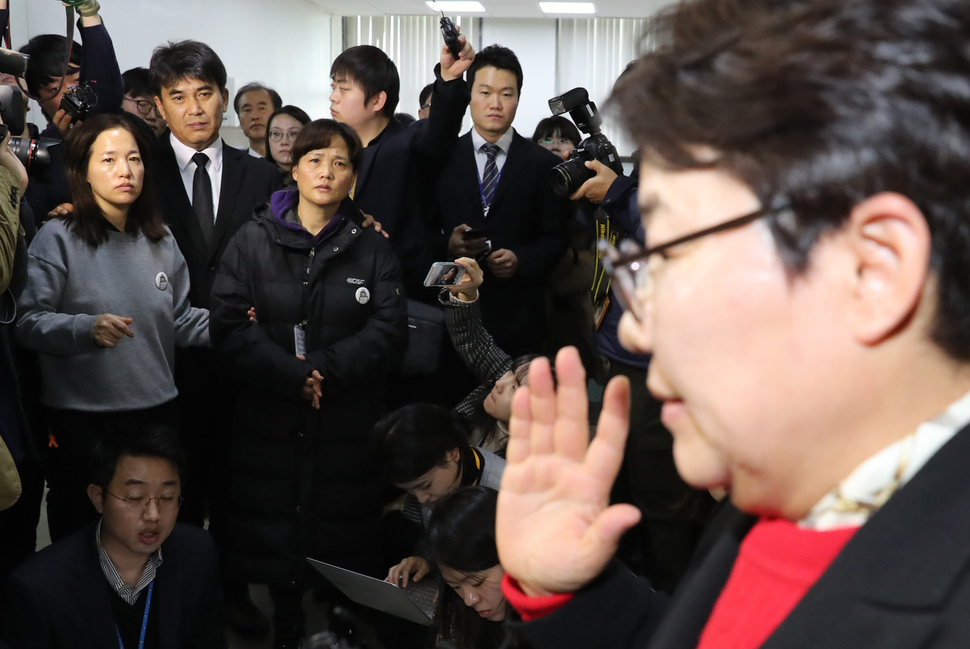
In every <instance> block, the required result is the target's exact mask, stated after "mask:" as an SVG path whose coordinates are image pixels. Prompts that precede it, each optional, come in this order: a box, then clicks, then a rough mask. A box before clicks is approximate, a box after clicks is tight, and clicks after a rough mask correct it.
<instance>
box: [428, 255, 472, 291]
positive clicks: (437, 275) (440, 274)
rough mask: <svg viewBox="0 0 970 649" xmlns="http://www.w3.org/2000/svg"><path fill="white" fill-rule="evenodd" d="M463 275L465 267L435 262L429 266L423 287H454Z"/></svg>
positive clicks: (445, 262)
mask: <svg viewBox="0 0 970 649" xmlns="http://www.w3.org/2000/svg"><path fill="white" fill-rule="evenodd" d="M464 275H465V267H464V266H462V265H461V264H456V263H455V262H453V261H436V262H435V263H433V264H431V268H430V270H428V276H427V277H425V278H424V285H425V286H455V285H457V284H458V282H460V281H461V278H462V277H464Z"/></svg>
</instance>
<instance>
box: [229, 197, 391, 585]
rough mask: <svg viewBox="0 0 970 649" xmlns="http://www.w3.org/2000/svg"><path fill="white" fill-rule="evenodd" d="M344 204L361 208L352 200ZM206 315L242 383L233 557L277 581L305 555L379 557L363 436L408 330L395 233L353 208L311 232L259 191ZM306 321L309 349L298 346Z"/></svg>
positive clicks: (253, 576) (357, 564)
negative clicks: (328, 227) (318, 386)
mask: <svg viewBox="0 0 970 649" xmlns="http://www.w3.org/2000/svg"><path fill="white" fill-rule="evenodd" d="M341 213H344V214H355V215H356V214H357V212H356V208H354V206H353V203H352V201H350V200H349V199H348V200H347V201H345V202H344V204H343V205H342V206H341ZM250 306H255V307H256V317H257V320H258V322H251V321H249V320H248V318H247V317H246V311H247V309H248V308H249V307H250ZM210 322H211V331H212V336H213V345H214V346H215V347H216V348H217V349H218V350H219V351H220V352H221V353H223V354H224V355H225V357H226V359H227V362H229V363H231V365H232V367H233V368H234V376H235V378H236V379H237V380H238V381H239V383H240V394H239V399H238V400H237V401H238V403H237V409H236V417H235V422H234V433H233V445H232V450H231V454H232V460H231V462H232V475H233V482H232V487H231V500H232V505H231V506H232V513H231V521H230V536H231V538H232V539H233V546H234V549H233V553H232V554H233V556H232V558H231V561H230V565H231V566H232V567H233V568H234V569H241V570H243V571H244V574H245V575H246V576H247V577H248V578H249V579H250V580H253V581H258V582H267V583H272V584H278V585H293V584H296V583H298V582H299V581H300V579H301V576H302V575H303V574H304V571H305V570H306V565H307V564H306V561H305V557H306V556H314V557H316V558H320V559H323V560H326V561H328V562H331V563H337V564H340V565H343V566H347V567H350V568H354V569H357V570H360V571H366V572H374V571H376V570H378V569H379V566H378V565H377V561H378V559H379V556H378V555H379V536H380V532H379V526H380V507H381V499H380V485H379V482H378V478H377V475H376V473H375V471H374V465H373V462H372V461H371V459H370V456H369V452H368V446H367V439H368V436H369V433H370V429H371V427H372V426H373V424H374V422H375V421H376V419H377V418H378V417H380V415H381V413H382V409H383V403H384V378H385V376H386V374H387V372H388V371H389V370H390V369H391V368H392V367H393V366H394V365H395V364H396V362H397V361H398V360H399V357H400V355H401V353H402V352H403V347H404V345H405V341H406V340H407V308H406V301H405V297H404V291H403V289H402V287H401V271H400V266H399V264H398V261H397V258H396V257H395V256H394V254H393V252H392V251H391V247H390V245H389V244H388V242H387V241H385V240H384V238H383V237H382V236H381V235H380V234H378V233H376V232H374V231H373V230H369V229H364V228H362V227H360V225H359V224H358V223H357V222H356V221H355V220H352V219H350V218H347V219H346V220H345V221H344V222H343V223H342V224H341V225H340V227H339V228H338V229H337V230H336V231H335V232H334V233H332V234H331V235H330V236H329V237H327V238H325V239H324V240H323V241H319V242H315V243H314V242H313V241H311V240H310V238H309V237H308V236H307V234H306V233H305V232H295V231H293V230H291V229H288V228H286V227H284V226H283V225H281V224H280V223H278V222H277V221H276V220H275V219H274V217H273V215H272V213H271V211H270V208H269V206H267V205H264V206H262V207H260V208H259V209H257V212H256V217H255V220H254V221H252V222H250V223H247V224H246V225H244V226H243V227H242V228H241V229H240V230H239V232H238V233H237V234H236V236H235V237H234V238H233V240H232V241H231V242H230V244H229V247H228V248H227V249H226V252H225V255H224V256H223V260H222V267H221V270H220V272H219V275H218V277H217V279H216V282H215V286H214V288H213V292H212V309H211V320H210ZM300 323H304V324H303V329H304V331H305V339H306V360H301V359H299V358H297V357H296V355H295V343H294V327H296V326H297V325H298V324H300ZM313 369H316V370H319V372H320V373H321V374H322V375H323V377H324V382H323V392H324V394H323V399H322V402H321V407H320V410H319V411H317V410H313V409H312V408H311V407H310V404H309V402H307V401H305V400H303V398H302V396H301V394H302V386H303V384H304V381H305V379H306V377H307V376H308V374H309V373H310V372H311V371H312V370H313Z"/></svg>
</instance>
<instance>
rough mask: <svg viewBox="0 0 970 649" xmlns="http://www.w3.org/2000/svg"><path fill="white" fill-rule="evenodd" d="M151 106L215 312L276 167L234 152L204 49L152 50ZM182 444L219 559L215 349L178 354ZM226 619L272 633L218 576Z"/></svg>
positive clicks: (220, 393) (171, 185)
mask: <svg viewBox="0 0 970 649" xmlns="http://www.w3.org/2000/svg"><path fill="white" fill-rule="evenodd" d="M149 73H150V74H151V78H152V83H153V85H154V86H155V93H156V94H155V105H156V106H157V107H158V111H159V113H160V114H161V115H162V117H163V118H164V119H165V121H166V123H167V124H168V127H169V131H170V132H169V133H168V134H166V135H163V136H162V138H161V141H160V143H159V147H158V150H157V156H158V163H157V165H156V168H157V169H158V173H157V176H156V178H155V190H156V194H155V195H156V196H158V197H159V206H160V208H161V210H162V213H163V216H164V217H165V221H166V223H168V225H169V227H170V228H171V229H172V233H173V234H174V235H175V240H176V241H177V242H178V244H179V248H180V249H181V251H182V254H183V255H184V256H185V261H186V263H187V264H188V267H189V277H190V280H191V283H192V286H191V289H190V291H189V299H190V300H191V301H192V304H193V305H194V306H198V307H205V308H208V307H209V294H210V293H211V291H212V283H213V282H214V281H215V277H216V273H217V271H218V270H219V262H220V260H221V258H222V254H223V252H224V251H225V249H226V245H227V244H228V243H229V240H230V239H231V238H232V236H233V234H235V233H236V230H238V229H239V228H240V226H242V224H243V223H245V222H246V221H248V220H249V219H251V218H252V214H253V208H254V207H255V206H256V205H258V204H259V203H262V202H263V201H265V200H267V199H268V198H269V196H270V194H271V193H272V191H273V189H274V188H276V184H277V183H278V182H279V181H278V178H279V175H278V173H277V170H276V167H275V165H273V164H271V163H269V162H266V161H265V160H260V159H257V158H254V157H252V156H250V155H248V154H247V153H246V152H244V151H240V150H239V149H236V148H233V147H231V146H229V145H228V144H226V143H225V142H223V141H222V140H221V139H220V137H219V129H220V127H221V126H222V116H223V113H224V112H225V110H226V105H227V102H228V100H229V93H228V91H227V90H226V68H225V66H224V65H223V64H222V61H221V60H220V59H219V57H218V55H216V53H215V52H214V51H212V49H211V48H210V47H209V46H208V45H205V44H204V43H199V42H197V41H180V42H177V43H169V44H168V45H164V46H160V47H158V48H156V49H155V51H154V53H153V54H152V59H151V67H150V69H149ZM175 381H176V385H177V386H178V389H179V405H180V410H181V413H182V431H181V433H182V439H183V443H184V445H185V449H186V456H187V459H188V479H187V483H186V493H187V495H188V498H187V501H186V507H184V508H183V511H182V513H181V518H182V520H184V521H185V522H190V523H193V524H196V525H202V521H203V517H204V515H205V506H206V503H207V502H208V504H209V516H210V524H209V529H210V530H211V531H212V534H213V537H214V538H215V539H216V543H217V544H218V546H219V549H220V553H223V552H224V545H225V543H227V542H228V539H226V538H225V536H224V521H225V504H224V499H225V497H226V494H224V493H222V491H224V485H226V484H228V483H229V481H228V478H227V476H226V471H227V470H228V469H227V467H228V456H229V439H230V435H229V431H230V417H231V413H232V410H233V409H232V400H233V398H234V389H233V388H234V386H233V382H232V380H231V378H230V377H229V376H227V373H226V371H225V369H223V367H222V365H221V363H220V362H219V359H218V358H217V357H216V355H215V353H214V352H213V351H212V350H209V349H201V348H195V349H192V350H186V352H185V353H180V354H178V355H177V356H176V373H175ZM222 584H223V589H224V590H225V595H226V619H227V621H228V622H229V623H230V625H232V626H233V628H234V629H235V630H237V631H239V632H241V633H242V634H244V635H250V636H260V635H265V634H266V633H268V632H269V620H268V619H267V618H266V616H265V615H263V614H262V613H261V612H260V611H259V609H258V608H256V607H255V606H254V605H253V603H252V601H251V600H250V599H249V592H248V588H247V586H246V584H245V583H243V582H242V581H241V580H239V579H234V578H232V577H231V576H229V575H227V574H223V576H222Z"/></svg>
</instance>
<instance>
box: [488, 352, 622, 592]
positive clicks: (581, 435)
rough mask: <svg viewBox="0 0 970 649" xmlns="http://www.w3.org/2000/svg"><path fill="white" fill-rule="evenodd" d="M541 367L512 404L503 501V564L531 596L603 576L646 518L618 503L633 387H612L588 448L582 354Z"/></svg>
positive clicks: (539, 363)
mask: <svg viewBox="0 0 970 649" xmlns="http://www.w3.org/2000/svg"><path fill="white" fill-rule="evenodd" d="M556 374H557V377H558V380H559V387H558V389H554V387H553V381H552V375H551V373H550V368H549V363H548V361H546V360H545V359H537V360H535V361H533V362H532V366H531V367H530V369H529V387H528V388H520V390H519V391H518V393H517V394H516V396H515V401H514V402H513V404H512V419H511V422H510V429H511V435H510V437H509V444H508V449H507V452H506V457H507V460H508V465H507V466H506V468H505V474H504V476H503V478H502V488H501V490H500V491H499V497H498V513H497V521H496V539H497V542H498V550H499V560H500V561H501V563H502V567H503V568H505V571H506V572H507V573H509V574H510V575H511V576H512V577H514V578H515V579H516V580H517V581H518V582H519V585H520V587H521V588H522V589H523V591H525V593H526V594H528V595H533V596H542V595H548V594H551V593H562V592H573V591H576V590H578V589H580V588H582V587H583V586H584V585H586V584H587V583H588V582H589V581H591V580H592V579H593V578H595V577H596V575H598V574H599V573H600V572H601V571H602V570H603V568H604V567H605V566H606V563H607V562H608V561H609V560H610V558H611V557H612V556H613V554H614V552H615V551H616V547H617V544H618V543H619V540H620V537H621V536H622V535H623V533H624V532H625V531H626V530H628V529H629V528H630V527H632V526H633V525H635V524H636V523H637V521H638V520H639V519H640V512H639V511H638V510H637V509H636V508H635V507H633V506H632V505H613V506H608V505H609V496H610V489H611V488H612V486H613V481H614V480H615V479H616V474H617V472H618V471H619V468H620V463H621V461H622V460H623V448H624V443H625V441H626V435H627V428H628V425H629V414H628V413H629V405H630V386H629V383H628V382H627V380H626V379H625V378H622V377H618V378H615V379H613V380H612V381H610V383H609V385H608V386H607V388H606V392H605V393H604V395H603V410H602V413H601V414H600V418H599V423H598V425H597V431H596V437H595V438H594V439H593V440H592V441H591V442H589V424H588V421H589V420H588V401H587V396H586V375H585V372H584V371H583V366H582V363H581V362H580V359H579V354H578V353H577V352H576V350H575V349H574V348H571V347H570V348H566V349H563V350H561V351H560V352H559V355H558V356H557V358H556Z"/></svg>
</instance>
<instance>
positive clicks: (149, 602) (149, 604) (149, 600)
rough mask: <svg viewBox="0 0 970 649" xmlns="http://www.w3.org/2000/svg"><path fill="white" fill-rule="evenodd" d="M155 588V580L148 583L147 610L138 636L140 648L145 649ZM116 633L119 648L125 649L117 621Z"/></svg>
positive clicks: (143, 615)
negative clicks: (149, 613)
mask: <svg viewBox="0 0 970 649" xmlns="http://www.w3.org/2000/svg"><path fill="white" fill-rule="evenodd" d="M154 589H155V580H154V579H153V580H152V583H150V584H148V596H147V597H145V612H144V613H143V614H142V617H141V636H140V637H139V638H138V649H145V631H147V630H148V609H150V608H151V607H152V590H154ZM115 633H117V634H118V647H119V649H125V643H124V642H122V641H121V631H119V630H118V625H117V623H116V624H115Z"/></svg>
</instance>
